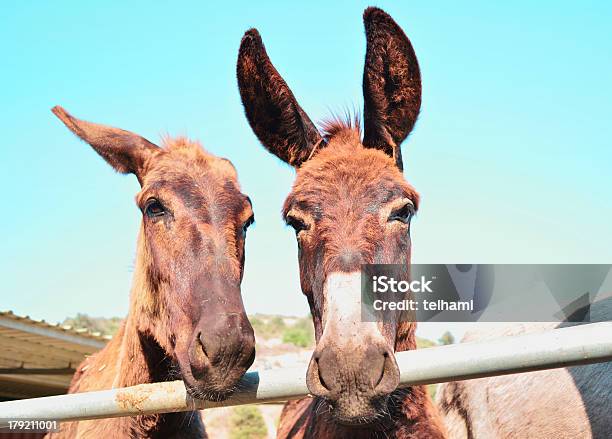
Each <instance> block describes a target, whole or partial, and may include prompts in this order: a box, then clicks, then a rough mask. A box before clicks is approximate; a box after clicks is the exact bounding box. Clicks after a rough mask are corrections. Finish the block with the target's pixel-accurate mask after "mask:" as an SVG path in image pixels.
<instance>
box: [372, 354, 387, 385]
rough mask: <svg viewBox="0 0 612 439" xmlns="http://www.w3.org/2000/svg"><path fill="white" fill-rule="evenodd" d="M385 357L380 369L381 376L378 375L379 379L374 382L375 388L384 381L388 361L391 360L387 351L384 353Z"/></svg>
mask: <svg viewBox="0 0 612 439" xmlns="http://www.w3.org/2000/svg"><path fill="white" fill-rule="evenodd" d="M383 358H384V360H383V364H382V369H381V370H380V376H379V377H378V380H377V381H376V383H375V384H374V388H376V387H378V385H379V384H380V383H381V382H382V380H383V378H384V377H385V370H387V361H388V360H389V353H388V352H386V351H385V352H384V353H383Z"/></svg>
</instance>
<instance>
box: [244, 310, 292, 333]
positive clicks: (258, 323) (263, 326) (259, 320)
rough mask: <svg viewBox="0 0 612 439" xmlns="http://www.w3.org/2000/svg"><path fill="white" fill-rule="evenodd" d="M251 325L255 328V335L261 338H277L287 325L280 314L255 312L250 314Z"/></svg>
mask: <svg viewBox="0 0 612 439" xmlns="http://www.w3.org/2000/svg"><path fill="white" fill-rule="evenodd" d="M249 320H250V321H251V326H253V329H254V330H255V335H256V336H258V337H261V338H265V339H267V338H275V337H281V334H282V333H283V331H284V329H285V328H286V327H287V325H285V322H284V321H283V319H282V317H279V316H265V315H259V314H255V315H254V316H250V317H249Z"/></svg>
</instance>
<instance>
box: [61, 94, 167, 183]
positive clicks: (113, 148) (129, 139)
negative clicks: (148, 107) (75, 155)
mask: <svg viewBox="0 0 612 439" xmlns="http://www.w3.org/2000/svg"><path fill="white" fill-rule="evenodd" d="M51 111H52V112H53V114H55V115H56V116H57V117H58V118H59V119H60V120H61V121H62V122H64V125H66V126H67V127H68V129H69V130H70V131H72V132H73V133H74V134H76V135H77V136H79V137H80V138H81V139H83V140H84V141H85V142H87V143H89V144H90V145H91V146H92V147H93V149H95V150H96V152H97V153H98V154H100V155H101V156H102V158H104V160H106V162H107V163H108V164H109V165H111V166H112V167H113V168H115V170H116V171H117V172H121V173H123V174H127V173H132V174H135V175H136V177H137V178H138V181H139V182H141V183H142V177H143V173H144V171H145V165H146V162H147V159H148V158H149V157H151V156H153V155H154V154H156V153H157V152H158V151H159V150H160V149H159V147H157V146H156V145H154V144H153V143H151V142H149V141H148V140H147V139H145V138H143V137H140V136H139V135H137V134H134V133H131V132H129V131H125V130H121V129H119V128H113V127H108V126H105V125H99V124H96V123H92V122H87V121H84V120H80V119H77V118H76V117H73V116H71V115H70V113H68V112H67V111H66V110H64V109H63V108H62V107H60V106H59V105H58V106H55V107H53V108H52V109H51Z"/></svg>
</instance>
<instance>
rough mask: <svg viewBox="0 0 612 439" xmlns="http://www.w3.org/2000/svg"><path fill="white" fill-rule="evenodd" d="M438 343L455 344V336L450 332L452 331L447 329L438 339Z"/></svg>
mask: <svg viewBox="0 0 612 439" xmlns="http://www.w3.org/2000/svg"><path fill="white" fill-rule="evenodd" d="M438 343H440V344H441V345H447V344H453V343H455V337H454V336H453V334H451V333H450V331H446V332H445V333H444V334H442V337H440V338H439V339H438Z"/></svg>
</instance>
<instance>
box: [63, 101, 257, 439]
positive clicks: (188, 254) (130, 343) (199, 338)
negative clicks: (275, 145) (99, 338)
mask: <svg viewBox="0 0 612 439" xmlns="http://www.w3.org/2000/svg"><path fill="white" fill-rule="evenodd" d="M53 112H54V113H55V114H56V115H57V116H58V117H59V118H60V119H61V120H62V122H64V124H66V126H67V127H68V128H69V129H70V130H71V131H72V132H74V133H75V134H76V135H77V136H79V137H80V138H81V139H83V140H85V141H86V142H88V143H89V144H90V145H91V146H92V147H93V148H94V149H95V150H96V152H98V154H100V155H101V156H102V157H103V158H104V159H105V160H106V161H107V162H108V163H109V164H110V165H111V166H112V167H113V168H115V169H116V170H117V171H119V172H121V173H133V174H135V175H136V177H137V178H138V181H139V182H140V185H141V190H140V192H139V193H138V195H137V196H136V204H137V206H138V208H139V209H140V210H141V211H142V224H141V227H140V233H139V237H138V250H137V255H136V263H135V270H134V278H133V284H132V290H131V294H130V304H129V313H128V316H127V318H126V320H125V321H124V323H123V325H122V326H121V328H120V330H119V331H118V333H117V334H116V335H115V336H114V337H113V339H112V340H111V341H110V342H109V343H108V345H107V346H106V347H105V348H104V349H102V350H101V351H100V352H98V353H97V354H95V355H93V356H91V357H89V358H87V359H86V360H85V361H83V363H82V364H81V365H80V366H79V367H78V369H77V372H76V373H75V375H74V378H73V379H72V383H71V385H70V389H69V392H70V393H75V392H86V391H93V390H102V389H111V388H116V387H126V386H132V385H135V384H143V383H151V382H158V381H166V380H170V379H177V378H181V379H183V381H184V382H185V386H186V387H187V390H188V392H189V393H190V394H191V395H192V396H194V397H197V398H204V399H210V400H219V399H223V398H225V397H227V396H228V395H229V394H230V393H231V392H232V391H233V390H234V388H235V386H236V384H237V382H238V380H239V379H240V378H241V377H242V375H243V374H244V372H245V371H246V369H247V368H248V367H249V366H250V365H251V364H252V362H253V359H254V355H255V341H254V335H253V329H252V328H251V325H250V323H249V321H248V319H247V316H246V313H245V310H244V307H243V304H242V298H241V295H240V282H241V279H242V272H243V265H244V244H245V236H246V229H247V228H248V226H249V225H250V224H251V223H252V222H253V211H252V208H251V202H250V200H249V199H248V197H247V196H245V195H244V194H242V193H241V191H240V186H239V184H238V180H237V175H236V170H235V169H234V167H233V166H232V164H231V163H230V162H229V161H228V160H226V159H222V158H218V157H215V156H213V155H212V154H209V153H208V152H206V151H204V150H203V149H202V147H201V146H200V145H199V144H198V143H196V142H191V141H189V140H187V139H184V138H179V139H174V140H168V141H166V142H165V144H164V145H163V146H162V147H158V146H156V145H154V144H152V143H151V142H149V141H148V140H146V139H144V138H142V137H140V136H138V135H136V134H133V133H130V132H128V131H123V130H120V129H116V128H111V127H107V126H103V125H98V124H93V123H90V122H85V121H82V120H79V119H76V118H74V117H72V116H71V115H70V114H68V113H67V112H66V111H65V110H64V109H62V108H61V107H55V108H54V109H53ZM205 435H206V434H205V431H204V427H203V425H202V422H201V419H200V416H199V413H197V412H188V413H173V414H161V415H147V416H137V417H127V418H115V419H102V420H95V421H83V422H78V423H76V422H73V423H66V424H62V431H61V432H60V433H57V434H53V435H52V436H53V437H61V438H73V437H79V438H170V437H181V438H201V437H205Z"/></svg>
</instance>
